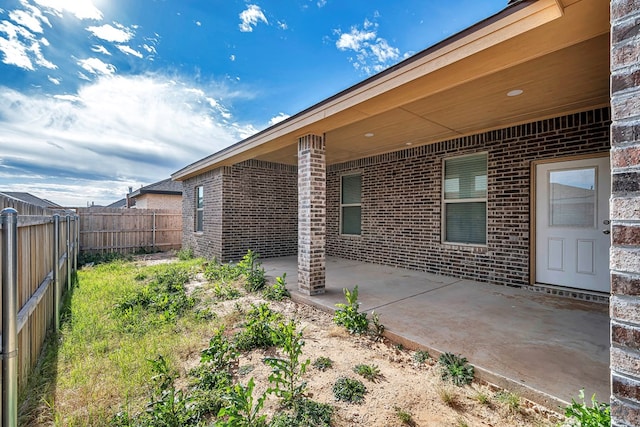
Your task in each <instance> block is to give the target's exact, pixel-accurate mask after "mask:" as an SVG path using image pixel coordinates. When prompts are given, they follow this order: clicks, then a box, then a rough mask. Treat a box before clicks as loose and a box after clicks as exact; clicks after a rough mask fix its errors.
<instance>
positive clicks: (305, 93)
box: [0, 0, 507, 206]
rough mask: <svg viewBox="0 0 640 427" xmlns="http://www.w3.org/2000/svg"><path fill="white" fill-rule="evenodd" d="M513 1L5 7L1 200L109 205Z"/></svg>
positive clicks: (43, 1) (164, 1) (195, 0)
mask: <svg viewBox="0 0 640 427" xmlns="http://www.w3.org/2000/svg"><path fill="white" fill-rule="evenodd" d="M506 3H507V0H487V1H481V2H479V1H477V0H457V1H450V2H442V1H426V0H423V1H402V0H396V1H388V0H386V1H384V0H313V1H311V0H287V1H283V0H265V1H241V0H208V1H204V0H2V2H0V192H1V191H3V190H4V191H26V192H30V193H32V194H35V195H37V196H40V197H44V198H47V199H50V200H52V201H55V202H57V203H60V204H63V205H67V206H69V205H72V206H86V204H87V203H88V202H95V203H96V204H108V203H111V202H113V201H116V200H117V199H120V198H122V197H124V194H125V193H126V191H127V188H128V187H129V186H133V187H134V188H138V187H140V186H141V185H147V184H150V183H153V182H156V181H159V180H161V179H164V178H167V177H169V176H170V175H171V173H173V172H175V171H176V170H178V169H180V168H182V167H184V166H186V165H187V164H190V163H192V162H194V161H196V160H198V159H200V158H202V157H204V156H207V155H209V154H212V153H214V152H216V151H218V150H220V149H222V148H224V147H226V146H228V145H230V144H232V143H234V142H237V141H239V140H241V139H244V138H246V137H248V136H250V135H252V134H253V133H255V132H257V131H259V130H262V129H264V128H266V127H268V126H270V125H272V124H274V123H277V122H278V121H279V120H282V119H284V118H286V117H288V116H290V115H294V114H296V113H297V112H299V111H301V110H303V109H305V108H307V107H309V106H311V105H313V104H315V103H317V102H319V101H321V100H323V99H325V98H327V97H329V96H331V95H333V94H335V93H337V92H339V91H341V90H343V89H346V88H348V87H349V86H352V85H353V84H356V83H358V82H359V81H361V80H363V79H365V78H366V77H369V76H371V75H373V74H375V73H377V72H379V71H381V70H383V69H385V68H387V67H389V66H391V65H393V64H395V63H397V62H399V61H401V60H402V59H404V58H406V57H408V56H410V55H412V54H414V53H416V52H419V51H421V50H423V49H425V48H427V47H429V46H431V45H433V44H435V43H437V42H438V41H440V40H442V39H444V38H446V37H448V36H450V35H452V34H455V33H456V32H458V31H460V30H462V29H464V28H466V27H468V26H470V25H472V24H474V23H476V22H478V21H480V20H482V19H484V18H486V17H488V16H491V15H493V14H494V13H496V12H498V11H499V10H501V9H503V8H504V7H505V6H506Z"/></svg>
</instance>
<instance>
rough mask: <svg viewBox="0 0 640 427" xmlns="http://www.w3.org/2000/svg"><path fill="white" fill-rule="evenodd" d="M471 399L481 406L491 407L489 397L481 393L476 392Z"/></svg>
mask: <svg viewBox="0 0 640 427" xmlns="http://www.w3.org/2000/svg"><path fill="white" fill-rule="evenodd" d="M473 399H474V400H476V401H477V402H478V403H480V404H482V405H491V397H489V395H488V394H487V393H483V392H482V391H477V392H476V394H474V395H473Z"/></svg>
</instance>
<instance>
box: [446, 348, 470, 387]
mask: <svg viewBox="0 0 640 427" xmlns="http://www.w3.org/2000/svg"><path fill="white" fill-rule="evenodd" d="M438 363H440V365H441V366H442V379H443V380H446V379H449V380H451V382H453V383H454V384H455V385H457V386H459V387H461V386H463V385H467V384H470V383H471V382H472V381H473V378H474V375H475V370H474V368H473V366H471V365H469V364H468V363H467V359H466V358H464V357H461V356H457V355H455V354H453V353H444V354H442V355H441V356H440V358H439V359H438Z"/></svg>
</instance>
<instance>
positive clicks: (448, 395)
mask: <svg viewBox="0 0 640 427" xmlns="http://www.w3.org/2000/svg"><path fill="white" fill-rule="evenodd" d="M436 392H437V393H438V397H440V400H441V401H442V402H443V403H444V404H445V405H447V406H449V407H450V408H454V409H455V408H457V407H458V406H460V401H459V400H458V398H459V396H458V393H457V391H456V390H454V389H453V387H452V386H450V385H448V384H443V385H441V386H439V387H438V388H437V389H436Z"/></svg>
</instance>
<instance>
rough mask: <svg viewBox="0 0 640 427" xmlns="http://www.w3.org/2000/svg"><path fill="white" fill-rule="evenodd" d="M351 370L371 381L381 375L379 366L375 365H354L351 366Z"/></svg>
mask: <svg viewBox="0 0 640 427" xmlns="http://www.w3.org/2000/svg"><path fill="white" fill-rule="evenodd" d="M353 372H355V373H356V374H358V375H360V376H362V377H364V378H366V379H368V380H369V381H372V382H375V381H376V380H377V379H378V378H380V376H381V374H380V368H378V367H377V366H376V365H364V364H360V365H356V366H355V367H354V368H353Z"/></svg>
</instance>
